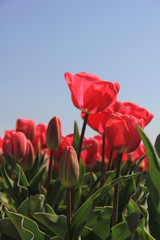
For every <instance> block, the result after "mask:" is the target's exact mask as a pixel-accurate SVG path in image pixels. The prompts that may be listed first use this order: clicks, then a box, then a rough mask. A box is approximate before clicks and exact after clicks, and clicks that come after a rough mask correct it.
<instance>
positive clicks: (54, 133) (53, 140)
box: [46, 116, 62, 151]
mask: <svg viewBox="0 0 160 240" xmlns="http://www.w3.org/2000/svg"><path fill="white" fill-rule="evenodd" d="M61 138H62V125H61V120H60V119H59V118H58V117H56V116H55V117H53V118H52V119H51V120H50V121H49V123H48V127H47V132H46V145H47V147H48V148H49V149H50V150H51V151H54V150H56V149H57V148H58V147H59V145H60V143H61Z"/></svg>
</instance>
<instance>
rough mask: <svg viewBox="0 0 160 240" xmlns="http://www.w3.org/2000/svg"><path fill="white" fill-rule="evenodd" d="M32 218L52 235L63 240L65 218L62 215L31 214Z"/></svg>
mask: <svg viewBox="0 0 160 240" xmlns="http://www.w3.org/2000/svg"><path fill="white" fill-rule="evenodd" d="M32 216H33V218H34V219H36V220H37V221H38V222H40V223H41V224H42V225H43V226H45V227H47V228H48V229H49V230H50V231H51V232H52V233H53V234H55V235H57V236H58V237H60V238H63V239H64V237H65V233H66V217H65V216H64V215H53V214H50V213H33V214H32Z"/></svg>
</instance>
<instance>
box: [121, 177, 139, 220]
mask: <svg viewBox="0 0 160 240" xmlns="http://www.w3.org/2000/svg"><path fill="white" fill-rule="evenodd" d="M135 191H136V186H135V182H134V179H129V180H128V181H127V182H125V186H124V187H123V188H122V190H121V191H120V192H119V208H118V219H119V221H120V220H121V218H122V212H123V210H124V209H125V207H126V206H127V204H128V202H129V200H130V198H131V196H132V195H133V194H134V193H135Z"/></svg>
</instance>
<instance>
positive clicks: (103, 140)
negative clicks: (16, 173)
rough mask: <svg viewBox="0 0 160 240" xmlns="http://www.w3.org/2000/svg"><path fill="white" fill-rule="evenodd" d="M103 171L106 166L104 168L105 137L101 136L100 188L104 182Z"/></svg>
mask: <svg viewBox="0 0 160 240" xmlns="http://www.w3.org/2000/svg"><path fill="white" fill-rule="evenodd" d="M105 171H106V166H105V135H104V134H103V135H102V163H101V176H103V178H102V180H101V187H102V186H103V184H104V182H105V176H104V174H105Z"/></svg>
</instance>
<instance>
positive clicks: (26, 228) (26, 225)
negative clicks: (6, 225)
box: [6, 208, 50, 240]
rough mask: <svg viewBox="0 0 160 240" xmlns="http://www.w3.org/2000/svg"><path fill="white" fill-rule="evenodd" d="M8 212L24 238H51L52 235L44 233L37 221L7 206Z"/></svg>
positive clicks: (28, 239) (42, 239)
mask: <svg viewBox="0 0 160 240" xmlns="http://www.w3.org/2000/svg"><path fill="white" fill-rule="evenodd" d="M6 213H7V215H8V217H9V218H10V220H11V222H12V223H13V225H14V226H15V228H16V229H17V231H18V233H19V235H20V237H21V239H22V240H32V239H38V240H50V237H49V236H48V235H46V234H45V233H43V232H42V231H41V230H40V229H39V227H38V225H37V224H36V222H34V221H33V220H31V219H30V218H28V217H25V216H23V215H21V214H19V213H15V212H10V211H9V210H8V209H7V208H6Z"/></svg>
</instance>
